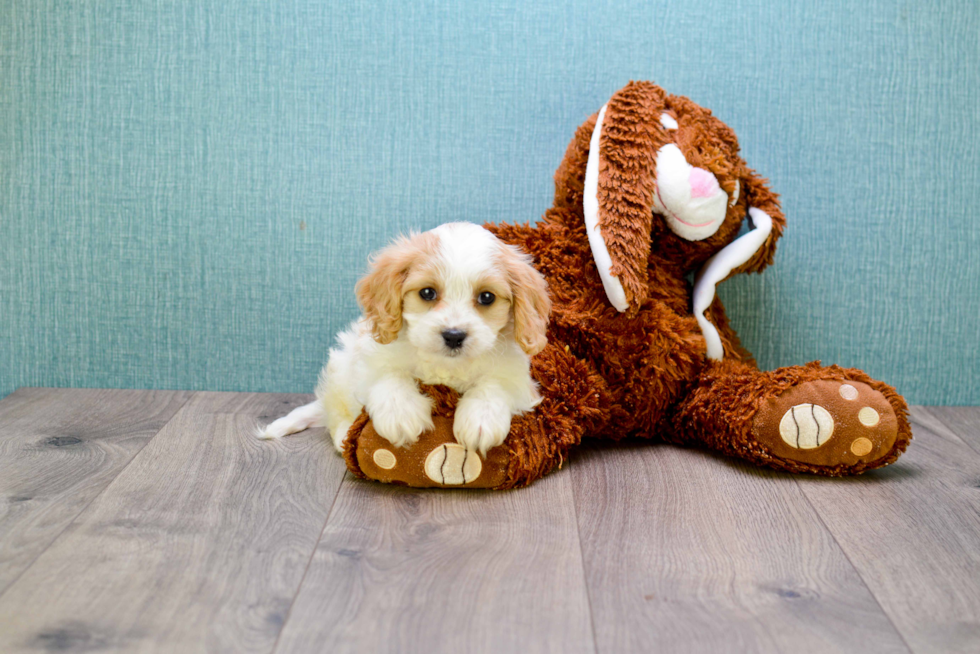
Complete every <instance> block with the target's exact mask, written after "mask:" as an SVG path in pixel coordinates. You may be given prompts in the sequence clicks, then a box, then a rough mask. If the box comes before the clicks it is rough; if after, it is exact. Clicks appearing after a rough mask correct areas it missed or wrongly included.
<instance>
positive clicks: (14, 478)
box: [0, 388, 191, 595]
mask: <svg viewBox="0 0 980 654" xmlns="http://www.w3.org/2000/svg"><path fill="white" fill-rule="evenodd" d="M190 396H191V394H190V393H183V392H174V391H123V390H94V389H70V390H69V389H54V388H22V389H20V390H18V391H16V392H15V393H13V394H11V395H9V396H8V397H6V398H4V400H3V401H2V402H0V595H2V594H3V592H4V590H5V589H6V588H7V587H8V586H9V585H10V584H11V583H12V582H13V581H14V580H15V579H16V578H17V577H18V576H19V575H20V574H21V573H23V572H24V570H25V569H27V567H28V566H29V565H30V564H31V562H32V561H34V559H36V558H37V557H38V555H40V554H41V552H43V551H44V549H45V548H46V547H48V546H49V545H50V544H51V542H52V541H53V540H54V539H55V538H56V537H57V536H58V534H60V533H61V532H62V531H63V530H64V529H65V527H67V526H68V524H70V523H71V521H72V520H74V519H75V517H76V516H77V515H78V514H79V513H81V512H82V510H84V509H85V507H86V506H88V504H89V502H91V501H92V499H93V498H94V497H96V496H97V495H98V494H99V493H101V492H102V491H103V490H104V489H105V487H106V486H108V485H109V483H110V482H112V480H113V479H115V477H116V475H117V474H119V471H120V470H122V469H123V468H124V467H125V466H126V465H127V464H128V463H129V462H130V461H131V460H132V458H133V457H134V456H135V455H136V453H137V452H139V451H140V450H141V449H142V448H143V446H144V445H146V443H147V442H148V441H149V440H150V438H152V437H153V435H154V434H156V433H157V432H158V431H160V429H161V428H162V427H163V426H164V424H166V422H167V421H168V420H170V418H171V417H173V415H174V414H175V413H176V412H177V410H178V409H179V408H180V407H181V405H183V403H184V402H186V401H187V399H188V398H189V397H190Z"/></svg>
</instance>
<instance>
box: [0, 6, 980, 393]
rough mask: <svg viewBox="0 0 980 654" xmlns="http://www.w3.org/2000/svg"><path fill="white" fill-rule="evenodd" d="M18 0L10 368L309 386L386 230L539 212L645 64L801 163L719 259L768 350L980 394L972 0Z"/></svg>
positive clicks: (785, 167) (12, 44)
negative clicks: (762, 246) (770, 212)
mask: <svg viewBox="0 0 980 654" xmlns="http://www.w3.org/2000/svg"><path fill="white" fill-rule="evenodd" d="M772 4H773V3H770V2H764V1H762V0H742V2H740V3H728V2H722V1H721V0H717V1H713V2H710V1H709V2H703V3H685V4H683V5H682V4H680V3H668V2H659V1H658V2H651V1H649V0H643V1H642V2H601V1H596V0H574V1H568V0H563V1H561V2H559V1H557V0H555V1H553V2H550V3H528V2H525V1H519V0H496V1H494V2H490V3H482V4H481V3H477V2H466V3H462V2H460V3H455V2H454V3H450V2H445V3H439V4H435V3H432V2H427V1H423V2H419V1H412V2H404V1H403V2H393V3H369V2H365V1H364V0H358V1H356V2H345V3H341V2H325V1H323V0H290V1H281V0H222V1H221V2H214V1H212V2H183V1H182V0H172V1H170V2H164V1H163V0H152V1H151V0H147V1H145V2H124V1H121V0H120V1H115V2H104V1H103V2H93V1H89V0H76V1H73V2H54V1H53V0H0V396H2V395H5V394H6V393H9V392H10V391H12V390H13V389H14V388H16V387H17V386H22V385H56V386H62V385H63V386H68V385H71V386H113V387H138V388H144V387H158V388H185V389H199V388H208V389H228V390H246V389H248V390H267V391H309V390H310V389H311V388H312V385H313V381H314V377H315V374H316V372H317V370H318V368H319V366H320V365H321V363H322V361H323V358H324V356H325V354H326V350H327V347H328V345H329V343H330V341H331V339H332V334H333V333H334V332H335V331H336V330H337V329H338V328H340V327H341V326H342V325H343V324H344V323H345V322H346V321H348V320H349V319H351V318H352V317H354V316H355V305H354V299H353V295H352V285H353V283H354V281H355V279H356V278H357V276H358V274H359V273H360V272H361V271H362V270H363V267H364V260H365V257H366V255H367V253H368V252H369V251H370V250H372V249H374V248H376V247H378V246H380V245H382V244H383V243H384V242H385V241H386V240H387V239H388V238H389V237H390V236H391V235H392V234H394V233H395V232H398V231H400V230H406V229H408V228H410V227H417V228H428V227H432V226H434V225H436V224H438V223H440V222H444V221H447V220H457V219H468V220H473V221H484V220H498V221H499V220H512V221H513V220H519V221H525V220H534V219H536V218H537V217H538V216H539V215H540V214H541V213H542V212H543V211H544V210H545V209H546V208H547V207H548V205H549V202H550V197H551V192H552V181H551V176H552V173H553V171H554V168H555V167H556V166H557V164H558V162H559V160H560V158H561V156H562V154H563V152H564V149H565V146H566V144H567V142H568V140H569V139H570V138H571V135H572V132H573V130H574V129H575V128H576V127H577V126H578V124H579V123H580V122H581V121H582V120H583V119H584V118H585V117H586V116H587V115H588V114H590V113H591V112H593V111H595V110H597V109H598V108H599V107H600V106H601V105H602V103H603V102H604V101H605V100H606V99H608V97H609V96H610V95H611V94H612V92H613V91H615V90H616V89H618V88H619V87H620V86H622V85H623V84H624V83H625V82H626V81H627V80H629V79H631V78H636V79H652V80H655V81H657V82H658V83H660V84H661V85H663V86H664V87H666V88H667V89H668V90H669V91H671V92H673V93H678V94H682V95H688V96H690V97H691V98H693V99H694V100H695V101H697V102H699V103H701V104H703V105H705V106H708V107H711V108H713V110H714V111H715V113H716V114H717V115H718V116H720V117H721V118H722V119H723V120H725V121H726V122H727V123H728V124H729V125H731V126H732V127H733V128H734V129H735V130H736V132H737V133H738V134H739V137H740V140H741V143H742V149H743V154H744V156H745V158H746V159H747V160H748V161H749V163H750V165H752V166H754V167H756V168H757V169H759V170H760V171H761V172H762V173H763V174H765V175H767V176H768V177H770V179H771V180H772V183H773V185H774V187H775V188H776V189H777V190H778V191H779V192H780V193H781V194H782V195H783V198H784V208H785V210H786V214H787V216H788V219H789V227H788V230H787V235H786V236H785V238H784V239H783V240H782V244H781V246H780V250H779V255H778V257H777V265H776V266H775V267H774V268H771V269H770V270H769V271H767V272H766V273H765V274H764V275H762V276H752V277H744V278H742V279H738V280H735V281H732V282H729V283H728V284H726V285H725V286H724V287H723V289H722V297H723V298H725V300H726V302H727V304H728V307H729V311H730V314H731V315H733V321H734V323H735V325H736V326H737V327H738V328H739V329H740V330H741V333H742V334H743V336H744V340H745V342H746V344H747V345H748V346H749V347H750V348H751V349H752V350H754V351H755V352H756V353H757V354H758V355H759V359H760V363H761V364H762V365H764V366H767V367H774V366H778V365H783V364H789V363H799V362H803V361H808V360H810V359H815V358H821V359H823V360H824V361H825V362H838V363H841V364H846V365H850V366H858V367H863V368H865V369H867V370H868V371H869V372H870V373H871V374H873V375H875V376H878V377H880V378H883V379H885V380H888V381H890V382H892V383H894V384H895V385H897V386H898V387H899V389H900V390H901V391H903V392H905V393H906V394H907V395H908V396H909V398H910V400H912V401H913V402H917V403H952V404H964V403H969V404H976V403H980V384H977V383H976V380H977V376H976V373H975V371H976V370H977V369H978V368H980V356H978V347H977V346H978V343H980V320H978V318H980V255H978V248H980V229H978V225H977V218H976V216H975V215H974V212H973V207H972V203H973V201H974V198H975V196H976V193H977V189H978V188H980V155H978V150H980V119H978V116H980V111H978V109H977V107H978V106H980V72H978V71H980V45H978V42H980V40H978V38H977V34H980V9H978V4H977V3H976V2H975V1H974V0H961V1H947V2H938V3H921V2H912V1H907V2H900V3H876V2H872V3H868V2H865V1H862V0H833V2H827V3H786V6H785V7H781V8H773V7H772Z"/></svg>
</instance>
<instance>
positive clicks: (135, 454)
mask: <svg viewBox="0 0 980 654" xmlns="http://www.w3.org/2000/svg"><path fill="white" fill-rule="evenodd" d="M196 395H197V391H191V392H190V395H188V396H187V399H185V400H184V401H183V402H181V404H180V406H179V407H177V410H176V411H174V413H173V415H171V416H170V418H169V419H168V420H167V421H166V422H165V423H163V424H162V425H161V426H160V429H158V430H157V431H156V432H155V433H154V434H153V435H152V436H150V437H149V438H147V439H146V442H145V443H143V446H142V447H141V448H139V449H138V450H136V451H135V452H133V456H131V457H129V461H127V462H126V465H124V466H122V467H121V468H119V470H118V471H117V472H116V475H115V476H114V477H113V478H112V480H111V481H110V482H109V483H108V484H106V485H105V487H104V488H103V489H102V490H100V491H99V492H98V493H96V494H95V495H94V496H92V499H90V500H89V501H88V502H86V503H85V506H83V507H82V508H81V509H79V510H78V513H76V514H75V516H74V517H73V518H72V519H71V520H70V521H69V522H68V523H67V524H66V525H65V526H64V528H63V529H62V530H61V531H59V532H58V535H57V536H55V537H54V538H52V539H51V542H49V543H48V544H47V545H45V546H44V549H42V550H41V551H40V552H38V553H37V556H35V557H34V558H33V559H31V562H30V563H28V564H27V565H26V566H24V569H23V570H21V571H20V574H18V575H17V576H16V577H14V578H13V579H12V580H11V581H10V583H9V584H7V585H6V586H5V587H4V588H3V589H0V600H2V599H3V596H4V595H5V594H6V593H7V591H8V590H10V589H11V588H13V587H14V585H15V584H16V583H17V582H18V581H20V578H21V577H23V576H24V574H26V573H27V571H28V570H30V569H31V568H33V567H34V564H35V563H37V561H38V559H40V558H41V557H42V556H44V554H45V553H46V552H47V551H48V550H49V549H51V546H52V545H54V544H55V543H57V542H58V541H59V540H60V539H61V537H62V536H64V534H65V532H66V531H68V529H69V528H71V526H72V525H73V524H75V523H76V522H77V521H78V518H79V516H81V515H82V514H83V513H85V512H86V511H88V508H89V507H90V506H92V504H93V503H94V502H95V500H97V499H99V498H100V497H102V495H103V494H105V492H106V491H107V490H109V488H110V487H111V486H112V485H113V484H114V483H116V480H117V479H119V475H121V474H122V473H123V471H124V470H126V468H128V467H129V466H130V465H132V463H133V461H134V460H135V459H136V457H138V456H139V455H140V453H141V452H142V451H143V450H144V449H146V446H147V445H149V444H150V442H151V441H153V439H154V438H156V437H157V436H159V435H160V432H162V431H163V430H164V429H166V428H167V425H169V424H170V423H171V422H173V421H174V419H175V418H176V417H177V416H178V415H180V413H181V411H183V410H184V407H186V406H187V403H188V402H190V401H191V400H192V399H193V398H194V397H195V396H196Z"/></svg>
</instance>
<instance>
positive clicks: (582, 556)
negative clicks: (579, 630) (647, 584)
mask: <svg viewBox="0 0 980 654" xmlns="http://www.w3.org/2000/svg"><path fill="white" fill-rule="evenodd" d="M575 470H576V465H575V463H574V462H571V461H570V462H569V465H568V472H569V480H568V483H569V486H570V487H571V488H570V490H571V491H572V509H573V511H574V512H575V536H576V537H577V538H578V556H579V561H581V564H582V585H583V586H584V587H585V603H586V604H587V605H588V607H589V629H590V630H591V631H592V651H593V652H596V654H598V653H599V641H598V636H597V634H596V629H595V613H594V612H593V610H592V593H591V592H590V591H589V578H588V575H587V573H586V570H585V551H584V550H583V549H582V526H581V524H580V523H579V520H578V493H576V492H575V484H574V483H573V482H572V476H573V475H574V474H575Z"/></svg>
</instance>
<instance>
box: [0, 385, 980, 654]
mask: <svg viewBox="0 0 980 654" xmlns="http://www.w3.org/2000/svg"><path fill="white" fill-rule="evenodd" d="M308 399H309V398H308V396H303V395H267V394H235V393H185V392H164V391H101V390H52V389H21V390H18V391H17V392H15V393H14V394H12V395H10V396H9V397H7V398H6V399H4V400H3V401H2V402H0V652H22V651H58V652H62V651H79V652H99V651H163V652H193V651H208V652H223V651H225V652H253V651H254V652H272V651H275V652H315V651H320V652H331V653H334V652H337V653H339V652H427V653H429V654H432V653H436V652H484V651H486V652H521V651H524V652H609V653H619V652H658V651H662V652H684V651H702V652H719V651H751V652H769V651H774V652H776V651H778V652H807V651H815V652H832V651H853V652H878V651H889V652H891V651H894V652H909V651H912V652H923V653H925V652H930V653H931V652H944V651H958V652H980V408H923V407H917V408H916V409H915V410H914V411H913V422H914V430H915V441H914V442H913V444H912V446H911V448H910V450H909V452H908V453H907V454H906V455H905V456H904V457H903V458H902V459H901V460H900V461H899V462H898V463H897V464H895V465H893V466H891V467H890V468H887V469H884V470H880V471H876V472H872V473H868V474H866V475H864V476H862V477H859V478H853V479H822V478H810V477H794V476H790V475H784V474H778V473H773V472H769V471H765V470H759V469H755V468H752V467H747V466H744V465H742V464H740V463H736V462H732V461H729V460H726V459H723V458H721V457H717V456H713V455H710V454H706V453H704V452H699V451H695V450H687V449H681V448H677V447H672V446H667V445H651V444H644V443H627V444H621V445H615V446H602V447H592V448H586V449H583V450H581V451H579V452H578V453H577V455H576V456H575V457H574V458H573V459H572V460H571V461H569V462H567V463H566V465H565V467H564V469H563V470H561V471H560V472H557V473H555V474H553V475H551V476H550V477H547V478H545V479H544V480H542V481H539V482H538V483H536V484H534V485H533V486H531V487H530V488H527V489H524V490H519V491H510V492H492V491H434V490H412V489H405V488H399V487H393V486H384V485H381V484H375V483H371V482H363V481H360V480H357V479H354V478H352V477H351V476H350V475H349V474H347V473H346V471H345V468H344V466H343V463H342V461H341V459H340V458H339V457H338V456H337V455H335V454H334V453H333V451H332V450H331V449H330V447H329V446H328V443H327V440H326V439H325V437H324V434H323V432H322V431H319V430H317V431H308V432H305V433H303V434H300V435H297V436H294V437H291V438H288V439H284V440H283V441H281V442H264V441H258V440H255V439H254V438H252V436H251V434H252V432H253V429H254V428H255V426H256V425H257V424H258V423H260V422H266V421H268V420H269V419H271V418H274V417H277V416H279V415H281V414H283V413H285V412H286V411H288V410H289V409H291V408H293V407H295V406H298V405H299V404H301V403H304V402H306V401H307V400H308Z"/></svg>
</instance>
